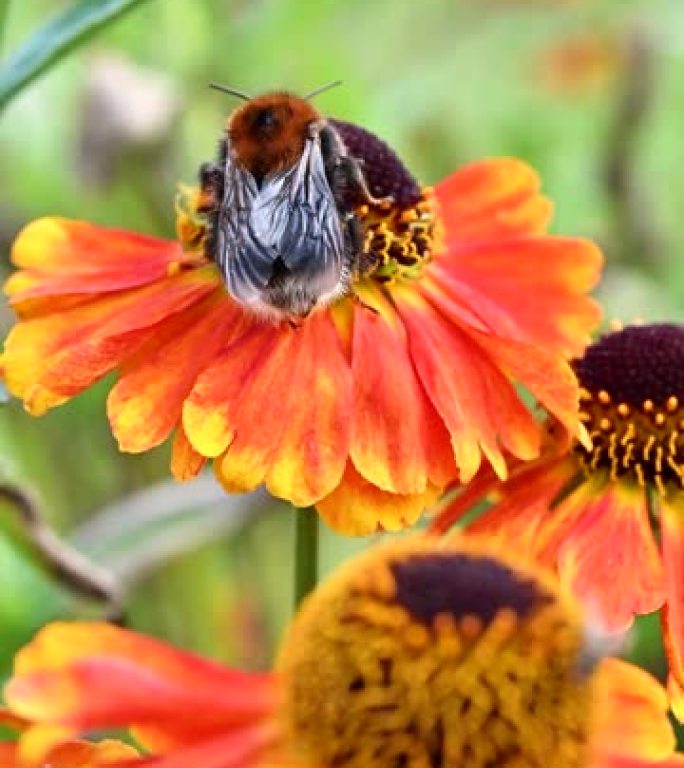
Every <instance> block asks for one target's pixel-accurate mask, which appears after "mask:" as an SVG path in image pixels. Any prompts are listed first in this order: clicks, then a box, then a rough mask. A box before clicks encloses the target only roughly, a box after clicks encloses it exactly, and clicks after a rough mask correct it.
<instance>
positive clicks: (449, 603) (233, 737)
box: [5, 537, 684, 768]
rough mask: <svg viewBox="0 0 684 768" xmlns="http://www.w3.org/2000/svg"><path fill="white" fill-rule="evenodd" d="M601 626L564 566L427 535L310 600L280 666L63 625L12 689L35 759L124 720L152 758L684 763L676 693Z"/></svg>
mask: <svg viewBox="0 0 684 768" xmlns="http://www.w3.org/2000/svg"><path fill="white" fill-rule="evenodd" d="M509 549H510V547H509ZM588 637H589V635H588V633H587V627H586V625H585V622H584V620H583V618H582V613H581V611H580V609H579V606H578V605H577V604H576V603H575V602H574V600H573V599H572V598H571V597H570V596H568V595H565V594H563V593H562V592H561V591H560V590H559V588H558V585H557V583H556V582H555V580H554V579H553V577H552V576H551V575H550V574H549V573H548V572H547V571H542V570H540V569H539V567H538V566H533V565H531V564H529V563H528V562H525V561H524V560H522V559H520V558H516V557H511V555H510V554H504V553H503V551H502V547H501V546H500V545H498V544H494V543H492V542H490V541H487V540H484V539H481V540H478V539H466V538H464V537H454V538H452V539H449V540H446V539H441V540H439V539H435V538H424V537H409V538H407V539H404V540H402V541H400V542H393V543H390V544H386V545H383V546H380V547H378V548H374V549H372V550H370V551H368V552H367V553H365V554H363V555H361V556H360V557H357V558H355V559H353V560H351V561H350V562H349V563H347V564H346V565H345V566H343V567H342V568H341V569H340V570H339V571H338V572H337V573H336V574H334V575H333V576H332V578H330V579H329V580H328V581H327V582H326V583H325V584H323V585H322V586H321V587H320V588H319V589H318V590H317V591H316V592H314V593H313V594H312V595H311V596H310V597H309V598H308V600H307V601H306V602H305V603H304V605H303V607H302V608H301V610H300V612H299V614H298V615H297V616H296V618H295V620H294V622H293V624H292V626H291V627H290V630H289V632H288V634H287V635H286V638H285V641H284V643H283V645H282V647H281V651H280V654H279V658H278V662H277V665H276V671H275V672H274V673H273V674H265V675H256V674H245V673H240V672H236V671H235V670H231V669H227V668H224V667H221V666H219V665H218V664H215V663H213V662H210V661H207V660H203V659H200V658H198V657H196V656H193V655H191V654H188V653H183V652H181V651H177V650H174V649H172V648H170V647H169V646H167V645H165V644H163V643H161V642H160V641H157V640H153V639H151V638H147V637H143V636H141V635H137V634H135V633H133V632H129V631H126V630H123V629H119V628H117V627H112V626H108V625H104V624H97V623H95V624H89V623H76V624H53V625H50V626H48V627H47V628H46V629H44V630H42V631H41V632H40V633H39V634H38V635H37V636H36V638H35V639H34V640H33V642H31V643H30V644H29V645H28V646H27V647H26V648H24V649H23V650H22V651H21V652H20V653H19V654H18V656H17V659H16V666H15V673H14V677H13V678H12V679H11V680H10V682H9V684H8V685H7V687H6V689H5V696H6V700H7V702H8V704H9V706H10V708H11V710H12V711H13V712H14V713H15V714H17V715H18V716H21V717H23V718H25V719H26V720H27V721H28V722H30V723H31V726H30V727H29V728H28V730H26V731H25V733H24V735H23V737H22V739H21V742H20V746H19V754H20V755H21V759H22V761H23V764H24V765H26V766H35V765H37V764H39V763H40V762H41V760H43V759H44V755H45V754H46V751H47V750H50V749H52V750H54V748H55V744H58V743H59V742H60V741H61V740H64V739H73V737H74V736H75V735H77V734H79V733H82V732H84V731H93V730H98V729H102V728H112V727H114V728H121V727H131V728H132V729H133V732H134V735H135V736H136V739H137V740H138V741H139V743H140V744H141V745H142V746H143V747H144V748H145V749H146V750H147V751H149V753H150V756H146V757H141V758H140V759H139V760H138V761H137V762H138V763H142V764H149V765H154V766H155V767H156V768H172V767H173V768H176V766H178V768H180V766H188V765H192V766H195V768H233V767H234V768H238V767H239V768H250V767H252V766H253V767H254V768H257V767H260V766H270V767H271V768H273V767H274V766H300V767H301V768H361V767H363V768H367V766H369V765H374V766H377V768H396V766H399V765H401V766H404V767H405V768H423V767H424V766H436V767H438V768H439V767H440V766H453V765H468V766H474V767H475V768H478V767H479V766H482V767H483V768H484V766H491V765H502V766H503V765H511V766H513V765H515V766H518V767H519V768H527V767H528V766H529V767H530V768H542V766H545V765H547V764H548V759H549V755H553V758H554V766H557V768H575V767H577V768H585V767H586V768H617V767H618V766H624V767H626V766H635V767H636V766H645V765H661V766H675V765H678V766H681V765H683V764H684V763H683V762H682V756H681V755H679V756H675V755H673V749H674V736H673V733H672V730H671V727H670V725H669V723H668V720H667V715H666V709H667V697H666V695H665V692H664V690H663V689H662V688H661V687H660V685H659V684H658V683H657V682H656V681H655V680H653V679H652V678H651V677H650V676H649V675H648V674H646V673H645V672H643V671H641V670H639V669H637V668H635V667H632V666H630V665H629V664H625V663H623V662H619V661H617V660H614V659H604V660H602V661H601V660H599V654H598V653H597V650H600V649H597V648H596V647H595V645H596V643H595V642H594V641H591V640H590V639H588ZM134 764H135V761H133V762H131V763H129V765H130V766H133V765H134Z"/></svg>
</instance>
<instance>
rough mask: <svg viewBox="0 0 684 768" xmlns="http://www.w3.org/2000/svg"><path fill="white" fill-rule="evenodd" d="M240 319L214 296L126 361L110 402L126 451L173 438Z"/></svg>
mask: <svg viewBox="0 0 684 768" xmlns="http://www.w3.org/2000/svg"><path fill="white" fill-rule="evenodd" d="M240 315H241V312H240V310H239V309H238V308H237V306H236V305H235V304H234V303H233V302H231V301H230V300H229V299H228V298H227V297H225V296H223V295H221V294H215V295H213V296H210V297H209V299H207V300H205V301H204V302H202V303H200V304H197V305H195V306H193V307H190V308H189V309H187V310H185V311H184V312H181V313H179V314H177V315H176V316H174V317H172V318H169V319H168V320H167V321H166V322H165V323H164V325H163V327H161V328H160V329H159V331H158V332H157V333H155V334H154V336H152V337H151V338H150V339H148V340H147V342H146V343H144V344H143V345H142V346H141V347H140V348H139V349H138V350H137V351H136V353H135V354H134V355H132V356H131V357H129V358H128V359H127V360H126V361H125V363H124V364H123V365H122V367H121V374H120V377H119V380H118V382H117V383H116V385H115V386H114V388H113V389H112V391H111V392H110V393H109V398H108V400H107V414H108V416H109V421H110V423H111V425H112V432H113V433H114V436H115V437H116V439H117V440H118V442H119V448H120V449H121V450H122V451H127V452H129V453H140V452H141V451H147V450H149V449H150V448H153V447H154V446H156V445H159V444H160V443H161V442H163V441H164V440H165V439H166V438H167V437H168V435H169V433H170V432H171V430H172V429H173V428H174V427H175V426H176V424H177V423H178V420H179V419H180V416H181V409H182V406H183V400H184V399H185V398H186V397H187V395H188V394H189V393H190V390H191V389H192V386H193V385H194V383H195V380H196V378H197V376H198V374H199V373H200V372H201V371H202V370H203V369H204V368H205V367H206V366H207V365H208V364H209V363H210V362H211V360H212V359H213V357H214V356H215V355H216V354H217V352H218V350H219V348H220V347H221V346H222V345H223V344H225V343H227V342H228V341H229V340H230V338H231V330H232V329H233V328H234V327H235V326H236V325H237V324H239V317H240Z"/></svg>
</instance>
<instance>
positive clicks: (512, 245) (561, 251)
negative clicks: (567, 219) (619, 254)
mask: <svg viewBox="0 0 684 768" xmlns="http://www.w3.org/2000/svg"><path fill="white" fill-rule="evenodd" d="M602 262H603V258H602V255H601V252H600V251H599V250H598V248H597V247H596V246H595V245H594V244H593V243H591V242H590V241H588V240H581V239H577V238H567V237H551V236H547V237H536V238H520V239H516V240H507V241H506V240H503V241H492V242H485V243H478V244H476V245H469V246H459V247H452V248H451V249H450V251H449V254H448V256H446V257H445V258H443V259H438V260H437V261H435V263H434V265H432V266H431V269H430V273H431V279H430V280H426V281H425V285H424V288H423V290H424V291H426V292H428V293H429V294H430V295H433V294H435V293H437V294H438V297H437V298H438V299H440V300H441V302H442V305H443V311H447V309H448V306H449V304H448V303H449V302H450V304H451V310H450V314H451V315H452V316H453V317H454V319H455V321H456V322H460V321H461V317H462V310H461V307H462V305H463V304H467V305H468V306H470V307H472V308H473V309H474V311H475V312H476V313H477V316H478V318H479V321H480V323H482V324H484V325H485V326H486V328H488V329H489V330H490V332H491V333H493V334H495V335H496V336H498V337H502V338H507V339H511V340H517V341H522V342H528V343H530V344H538V345H540V346H543V347H545V348H546V349H548V350H549V352H555V353H559V354H561V355H564V356H569V355H573V356H574V355H578V354H580V353H581V352H582V351H583V350H584V347H585V345H586V344H587V343H588V342H589V341H590V332H591V331H592V330H593V329H594V328H595V327H596V325H597V324H598V322H599V320H600V318H601V311H600V308H599V306H598V304H597V303H596V302H595V301H593V300H592V299H590V298H588V297H587V296H586V295H585V294H586V293H587V292H588V291H590V290H591V289H592V288H593V287H594V286H595V285H596V283H597V282H598V280H599V277H600V274H601V266H602ZM476 327H477V326H476ZM480 330H481V329H480Z"/></svg>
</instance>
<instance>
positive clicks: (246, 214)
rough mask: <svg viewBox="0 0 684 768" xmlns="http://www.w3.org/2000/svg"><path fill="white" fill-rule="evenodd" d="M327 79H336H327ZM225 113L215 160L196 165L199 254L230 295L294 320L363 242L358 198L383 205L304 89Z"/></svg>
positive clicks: (334, 293) (350, 265)
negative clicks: (203, 240)
mask: <svg viewBox="0 0 684 768" xmlns="http://www.w3.org/2000/svg"><path fill="white" fill-rule="evenodd" d="M333 85H335V84H333ZM214 87H217V88H218V89H219V90H224V91H226V92H228V93H232V94H233V95H236V96H238V97H240V98H243V99H244V100H245V101H246V103H245V104H244V105H242V106H241V107H239V108H238V109H236V110H235V111H234V112H233V113H232V114H231V115H230V116H229V118H228V120H227V123H226V129H225V137H224V138H223V139H222V140H221V142H220V145H219V156H218V160H217V162H215V163H206V164H204V165H203V166H202V168H201V169H200V174H199V179H200V186H201V203H200V212H201V213H204V214H206V215H207V217H208V221H209V236H208V238H207V246H206V247H207V251H208V253H207V255H208V256H209V258H211V259H212V260H213V261H214V262H215V263H216V264H217V266H218V268H219V269H220V271H221V274H222V276H223V279H224V282H225V285H226V288H227V289H228V291H229V293H230V294H231V295H232V296H233V298H234V299H235V300H236V301H238V302H240V304H242V305H243V306H245V307H246V308H248V309H249V310H252V311H253V312H255V313H256V314H259V315H263V316H267V317H270V318H272V319H274V320H281V319H291V320H292V319H294V320H296V319H298V318H304V317H306V316H307V315H309V314H310V313H311V312H312V311H313V310H314V309H316V308H319V307H324V306H326V305H328V304H330V303H332V302H333V301H335V300H336V299H337V298H339V297H340V296H342V295H344V294H346V293H348V292H349V291H350V286H351V281H352V278H353V275H354V273H355V267H356V266H357V264H358V263H359V260H360V258H361V256H362V251H363V229H362V226H361V223H360V221H359V219H358V217H357V216H356V215H355V210H356V209H357V208H358V206H359V205H363V204H366V205H383V204H386V202H387V200H388V199H382V200H379V199H376V198H374V197H373V196H372V195H371V193H370V191H369V189H368V185H367V184H366V180H365V178H364V174H363V170H362V167H361V163H360V162H359V161H358V160H356V159H355V158H354V157H352V156H351V155H350V154H349V152H348V151H347V149H346V147H345V144H344V142H343V140H342V138H341V137H340V134H339V133H338V131H337V130H336V129H335V128H334V127H333V125H331V123H330V122H328V121H327V120H326V119H325V118H324V117H323V116H322V115H321V114H320V113H319V112H318V111H317V110H316V109H315V108H314V107H313V106H312V104H311V103H310V99H311V97H312V96H314V95H316V94H317V93H320V92H321V91H322V90H325V89H327V88H329V87H331V86H325V87H324V88H319V89H317V90H316V91H313V92H312V93H310V94H307V95H306V96H304V97H301V98H300V97H298V96H294V95H292V94H290V93H285V92H274V93H267V94H265V95H263V96H258V97H256V98H250V97H248V96H246V95H245V94H242V93H240V92H239V91H234V90H233V89H230V88H226V87H224V86H214Z"/></svg>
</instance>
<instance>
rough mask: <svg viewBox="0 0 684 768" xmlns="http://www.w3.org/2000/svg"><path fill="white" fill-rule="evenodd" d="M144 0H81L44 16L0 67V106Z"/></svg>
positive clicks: (145, 0)
mask: <svg viewBox="0 0 684 768" xmlns="http://www.w3.org/2000/svg"><path fill="white" fill-rule="evenodd" d="M0 2H2V0H0ZM145 2H148V0H81V1H80V2H77V3H74V5H72V6H71V7H69V8H67V9H66V10H64V11H62V12H61V13H58V14H56V15H55V16H53V17H52V18H50V19H48V21H46V22H45V24H43V25H42V26H40V27H38V29H36V30H35V31H34V32H33V34H32V35H31V37H29V39H28V40H27V41H26V42H25V43H24V44H23V45H22V46H21V47H20V48H19V50H17V51H15V52H14V53H13V54H12V55H11V56H10V57H9V59H8V60H7V61H6V62H5V64H4V66H3V67H2V70H0V110H2V109H4V108H5V107H6V106H7V104H8V103H9V101H10V100H11V99H12V98H13V97H14V96H16V95H17V94H18V93H19V91H21V90H22V89H23V88H24V87H26V86H27V85H28V84H29V83H30V82H31V81H32V80H35V78H37V77H38V76H39V75H41V74H42V73H43V72H45V71H46V70H47V69H48V68H49V67H51V66H52V65H53V64H55V63H56V62H57V61H59V59H61V58H62V57H63V56H65V55H66V54H67V53H69V51H71V50H72V49H73V48H75V47H76V46H78V45H80V44H81V43H83V42H85V41H86V40H87V39H88V38H89V37H91V36H92V35H94V34H95V33H96V32H99V31H100V30H101V29H102V28H103V27H105V26H106V25H107V24H109V23H110V22H112V21H115V20H116V19H118V18H119V17H120V16H123V14H124V13H126V12H127V11H131V10H133V9H134V8H135V7H136V6H138V5H142V4H143V3H145Z"/></svg>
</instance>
